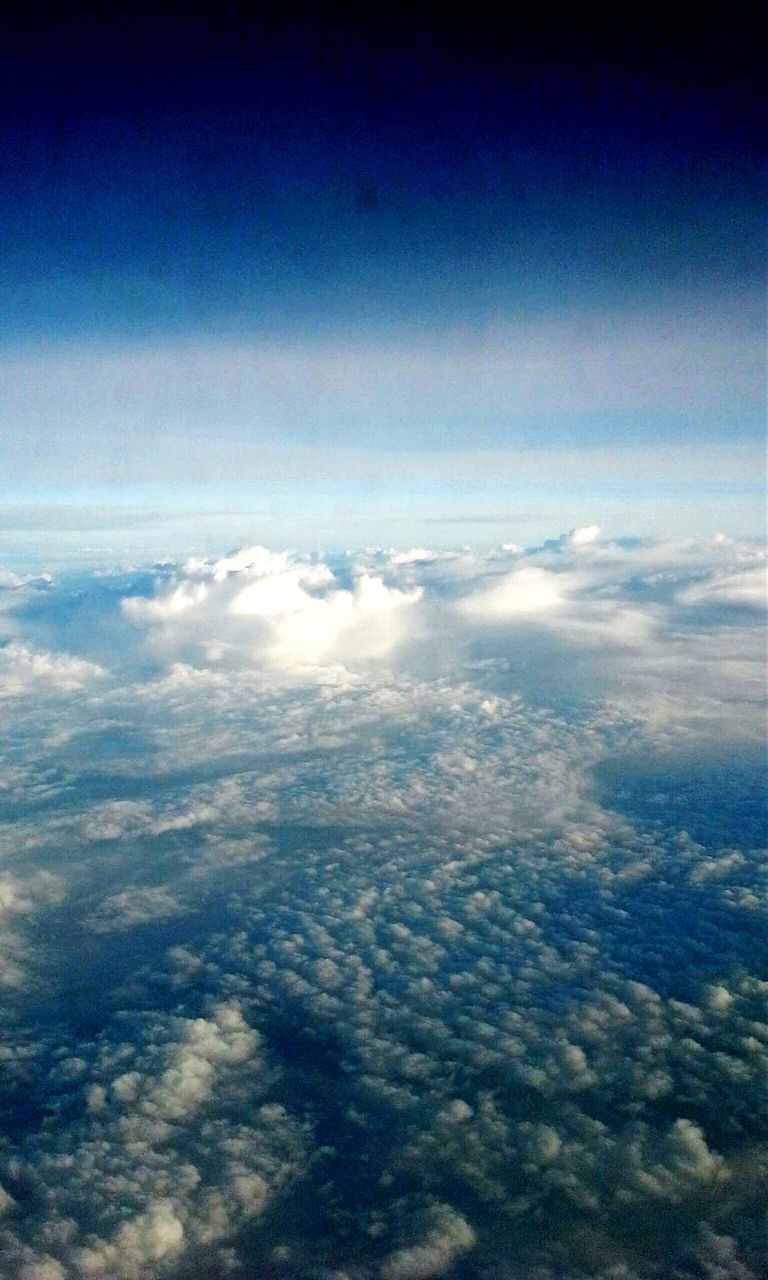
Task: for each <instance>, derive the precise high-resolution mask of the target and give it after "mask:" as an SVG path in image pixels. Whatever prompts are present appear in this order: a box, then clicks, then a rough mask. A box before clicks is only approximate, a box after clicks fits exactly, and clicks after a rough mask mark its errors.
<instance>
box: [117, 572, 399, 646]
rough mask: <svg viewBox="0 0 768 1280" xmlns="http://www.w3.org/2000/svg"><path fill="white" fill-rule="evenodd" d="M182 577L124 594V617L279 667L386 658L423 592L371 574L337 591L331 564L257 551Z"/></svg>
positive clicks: (202, 644) (358, 577) (176, 637)
mask: <svg viewBox="0 0 768 1280" xmlns="http://www.w3.org/2000/svg"><path fill="white" fill-rule="evenodd" d="M187 573H188V575H189V576H188V577H187V578H185V579H184V580H182V581H181V582H180V583H178V584H177V585H175V586H173V587H172V588H171V589H170V590H168V591H166V592H165V593H163V594H162V595H161V596H159V597H156V598H152V599H148V600H147V599H142V598H129V599H127V600H125V601H124V604H123V607H124V610H125V612H126V614H127V616H128V617H129V618H131V619H133V620H136V621H139V622H149V623H153V622H154V623H159V624H161V626H164V628H165V632H166V637H165V638H166V639H167V638H169V636H170V637H171V638H172V639H175V640H176V642H179V641H181V642H183V641H184V640H187V641H192V642H194V641H195V638H196V637H199V639H198V641H197V645H198V649H200V648H202V650H203V652H205V653H206V654H207V655H208V656H209V657H213V658H223V657H225V656H230V657H233V656H236V655H239V656H245V657H246V658H249V659H250V660H251V661H252V662H261V663H266V664H268V665H271V666H273V667H275V668H281V669H283V670H291V669H294V668H312V667H317V666H321V665H332V664H334V663H342V664H343V663H351V664H353V665H354V664H355V663H358V662H360V661H365V660H366V659H372V658H380V657H384V656H385V655H387V654H388V653H389V652H390V651H391V650H392V649H393V648H394V647H395V645H396V644H397V643H398V640H399V639H400V638H401V637H402V635H403V633H404V626H405V623H404V614H405V613H406V612H407V610H408V608H409V606H412V605H414V604H416V602H417V601H418V600H419V599H420V598H421V595H422V591H421V589H420V588H419V587H416V588H413V589H410V590H398V589H397V588H395V587H389V586H386V585H385V583H384V582H383V581H382V579H381V578H380V577H377V576H373V575H370V574H367V573H361V574H359V575H358V576H357V577H356V578H355V580H354V582H353V583H352V585H351V587H349V588H346V587H342V586H340V585H339V584H338V583H337V581H336V578H335V576H334V574H333V572H332V570H331V569H330V568H329V566H328V565H326V564H324V563H322V562H320V563H314V562H311V561H306V560H298V559H294V558H292V557H290V556H289V555H287V554H286V553H282V554H275V553H272V552H269V551H267V550H265V549H264V548H263V547H252V548H249V549H247V550H246V551H243V552H240V553H238V554H237V555H233V556H228V557H224V558H223V559H221V560H218V561H214V562H212V563H210V564H209V563H207V562H205V563H201V562H196V561H193V562H191V563H190V564H189V565H188V568H187ZM176 622H178V625H177V626H176V627H174V625H173V624H174V623H176ZM185 624H186V629H185Z"/></svg>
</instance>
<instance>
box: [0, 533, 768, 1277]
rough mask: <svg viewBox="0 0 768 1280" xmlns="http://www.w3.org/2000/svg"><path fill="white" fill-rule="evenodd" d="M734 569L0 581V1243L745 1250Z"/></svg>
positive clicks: (676, 558)
mask: <svg viewBox="0 0 768 1280" xmlns="http://www.w3.org/2000/svg"><path fill="white" fill-rule="evenodd" d="M763 575H764V555H763V552H762V550H761V549H760V548H759V547H757V546H755V545H752V544H747V543H739V542H734V541H731V540H729V539H727V538H719V539H716V540H714V541H712V542H710V543H707V544H694V543H686V544H675V545H672V544H662V543H650V542H639V541H636V540H629V539H628V540H626V541H621V542H617V541H608V540H605V539H603V538H601V537H600V536H599V531H598V530H597V529H596V528H595V527H594V526H588V525H587V526H585V527H584V528H583V529H578V530H575V531H574V532H572V533H571V534H566V535H564V536H563V537H562V538H560V539H558V540H557V541H555V542H552V543H548V544H546V545H545V546H543V547H539V548H535V549H529V550H528V551H523V550H522V549H521V548H520V547H519V546H518V545H517V544H515V543H513V542H508V543H504V544H502V545H501V546H500V547H499V548H498V549H497V550H496V551H495V552H493V553H490V554H485V555H481V554H478V553H475V552H473V551H472V550H470V549H468V548H461V549H459V550H457V551H456V552H455V553H451V552H441V553H439V554H433V553H431V552H430V551H429V550H428V549H426V548H422V547H415V548H411V549H409V550H406V551H400V550H391V549H390V550H376V549H368V550H366V551H361V552H355V553H349V554H347V555H345V556H336V557H334V556H326V557H319V556H314V557H312V556H302V555H298V554H295V553H291V552H274V551H270V550H267V549H265V548H263V547H250V548H246V549H245V550H243V551H239V552H236V553H233V554H232V555H228V556H226V557H223V558H221V559H218V560H205V559H199V560H196V561H190V562H188V563H186V564H182V565H174V564H165V565H162V566H159V567H158V566H156V567H155V568H154V569H152V570H146V571H143V570H138V569H136V570H131V571H130V572H128V571H120V572H118V571H115V572H114V573H113V574H109V575H106V576H102V577H101V578H100V579H99V580H98V584H97V583H96V581H95V580H94V581H93V582H91V583H89V582H88V581H86V582H85V583H84V581H83V579H82V577H81V578H79V579H77V580H76V581H71V582H70V581H68V580H67V579H66V578H63V579H61V580H56V581H50V580H47V581H43V580H38V581H26V580H22V579H21V578H19V577H18V576H15V575H13V574H12V573H7V574H6V575H5V576H4V577H2V578H0V594H2V593H4V594H2V603H1V605H0V617H2V620H3V631H2V636H3V642H2V643H3V647H2V648H0V692H2V694H3V702H2V708H3V714H2V716H0V986H2V993H3V997H4V999H3V1007H2V1013H1V1014H0V1110H1V1111H2V1126H0V1128H1V1129H2V1133H3V1135H4V1136H3V1137H2V1138H0V1275H2V1276H3V1277H4V1278H5V1277H7V1278H8V1280H197V1278H198V1277H200V1276H207V1277H208V1276H209V1277H211V1278H212V1280H247V1278H248V1277H254V1276H265V1277H266V1276H269V1277H272V1278H273V1280H429V1278H430V1277H443V1276H444V1277H447V1278H450V1280H491V1278H493V1280H520V1277H522V1276H526V1277H531V1278H532V1280H533V1278H534V1277H535V1280H555V1278H558V1280H618V1278H619V1277H622V1278H623V1280H667V1277H670V1276H674V1277H675V1280H762V1277H763V1276H764V1274H765V1257H766V1256H768V1236H767V1235H766V1231H767V1228H768V1224H767V1223H766V1218H765V1198H766V1191H767V1190H768V967H767V965H766V948H765V936H766V924H767V923H768V920H767V917H768V885H767V884H766V879H765V867H766V853H765V843H766V839H765V836H766V832H765V812H764V805H763V799H762V759H761V756H762V746H763V737H764V705H763V704H764V655H763V618H762V613H761V608H760V605H761V603H762V596H761V594H760V592H761V590H762V587H761V586H760V584H761V583H762V582H763Z"/></svg>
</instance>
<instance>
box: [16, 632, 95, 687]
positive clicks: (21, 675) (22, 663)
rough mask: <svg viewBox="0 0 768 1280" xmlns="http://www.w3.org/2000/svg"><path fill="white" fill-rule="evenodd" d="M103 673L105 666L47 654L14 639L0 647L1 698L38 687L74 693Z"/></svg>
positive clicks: (69, 656) (70, 657) (68, 655)
mask: <svg viewBox="0 0 768 1280" xmlns="http://www.w3.org/2000/svg"><path fill="white" fill-rule="evenodd" d="M103 676H104V669H103V667H101V666H99V665H98V664H97V663H95V662H87V661H86V660H84V659H83V658H76V657H73V656H71V655H70V654H55V653H48V652H45V651H44V650H36V649H32V648H30V647H29V646H28V645H24V644H18V643H15V642H13V641H11V642H10V643H8V644H6V645H4V646H3V647H2V648H0V697H5V698H12V697H17V696H19V695H21V694H25V693H29V692H33V691H38V690H43V691H46V692H49V693H61V694H67V693H75V692H77V691H79V690H80V689H84V688H86V687H87V686H88V685H90V684H91V683H92V682H93V681H94V680H100V679H101V678H102V677H103Z"/></svg>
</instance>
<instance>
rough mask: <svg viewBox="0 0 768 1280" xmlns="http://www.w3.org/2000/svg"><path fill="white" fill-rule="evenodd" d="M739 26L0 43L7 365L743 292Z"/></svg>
mask: <svg viewBox="0 0 768 1280" xmlns="http://www.w3.org/2000/svg"><path fill="white" fill-rule="evenodd" d="M758 28H759V19H758V17H757V12H756V7H755V8H754V9H742V10H741V11H739V10H738V8H737V9H736V10H733V9H732V10H731V11H730V12H729V14H728V16H727V17H726V16H725V13H724V10H723V11H720V12H718V11H717V10H715V11H713V12H711V13H709V14H708V15H706V16H704V15H698V14H697V15H695V17H694V18H691V17H687V16H686V17H683V16H679V17H677V16H676V15H675V13H674V12H672V13H671V14H670V15H669V18H668V22H667V25H666V26H665V27H661V26H655V27H652V26H651V25H650V24H644V23H642V22H641V21H640V20H639V19H634V20H633V19H627V18H625V17H619V16H617V15H615V14H614V15H613V17H609V18H608V19H607V20H601V21H600V22H599V23H598V22H597V21H596V20H595V19H594V18H593V19H590V18H589V17H588V16H587V17H586V18H584V17H583V16H582V15H581V14H579V15H572V16H571V17H570V19H567V20H565V22H563V20H562V19H561V18H560V17H559V15H557V14H556V13H555V12H554V10H553V11H552V12H549V11H546V10H544V11H541V12H539V13H538V16H537V17H535V18H533V17H531V16H524V17H522V18H520V17H517V16H513V17H507V18H499V17H492V16H491V14H490V11H489V10H484V9H483V8H482V7H481V8H476V7H473V8H472V10H471V12H466V13H464V14H463V15H462V16H461V17H459V18H455V19H451V18H448V17H446V16H445V14H443V13H442V12H440V11H438V10H437V9H435V10H431V9H428V8H423V7H422V8H418V7H417V8H416V9H415V10H413V11H412V12H411V13H410V14H408V15H403V14H401V13H400V12H399V10H397V9H391V8H388V7H384V6H382V7H380V8H377V7H374V8H370V7H367V8H366V10H365V15H364V16H363V15H361V14H359V13H358V14H353V15H343V14H342V13H341V12H340V11H338V10H334V11H331V10H328V11H326V13H325V14H324V15H323V17H322V18H320V17H318V16H317V14H316V13H315V14H314V15H313V14H312V13H311V12H309V11H303V10H301V9H295V10H293V11H289V12H288V14H287V16H284V17H280V18H278V17H276V16H273V15H267V14H266V13H262V14H257V15H256V16H253V15H250V16H249V15H246V14H245V13H244V12H243V11H242V10H241V9H240V8H239V7H238V6H233V5H218V6H216V7H213V6H207V5H197V6H194V5H193V6H185V9H184V12H183V13H182V12H179V11H175V10H173V9H171V8H169V7H167V6H159V7H158V8H156V9H155V10H154V11H151V10H150V9H149V8H148V7H147V8H142V6H138V7H137V8H132V9H131V11H130V12H127V11H123V12H122V13H119V14H117V15H115V14H111V13H108V12H107V11H106V10H105V11H103V12H101V13H100V12H99V11H98V10H90V11H86V9H85V8H84V7H83V6H75V7H69V6H61V7H60V9H59V11H58V16H54V17H53V18H48V19H44V18H43V16H42V14H41V13H35V12H34V11H33V12H32V13H31V14H30V15H29V16H28V17H26V18H22V17H21V15H19V16H18V17H17V18H16V19H14V18H13V17H12V18H11V19H9V20H8V21H7V23H6V38H5V39H4V40H3V42H2V45H3V52H2V54H0V78H1V79H2V82H3V84H4V86H5V89H4V110H3V119H4V121H5V126H4V129H3V136H2V145H1V147H0V164H1V165H2V169H1V170H0V179H1V181H0V189H1V190H2V193H3V194H2V196H0V233H1V235H2V245H3V256H4V260H5V270H4V273H3V282H2V285H0V316H2V319H0V325H1V326H2V329H1V332H2V334H3V336H4V337H5V338H6V339H10V340H14V339H16V338H19V337H24V336H25V335H26V336H32V335H39V334H49V335H62V336H68V335H70V334H77V335H78V336H82V335H83V334H94V335H103V334H116V335H121V334H122V335H137V334H140V335H144V334H148V333H149V334H154V333H158V332H159V333H167V332H175V333H177V332H199V331H203V332H212V331H213V332H219V333H226V332H231V331H233V330H234V331H237V330H241V329H246V330H248V331H249V332H261V333H264V332H266V333H272V332H274V333H282V332H286V331H287V332H292V333H297V332H300V333H307V332H308V333H314V332H325V331H327V330H328V328H329V327H332V328H340V329H342V330H344V329H346V328H351V329H360V328H362V329H364V330H366V331H370V332H372V333H375V334H377V335H383V334H386V333H387V332H388V331H398V332H399V331H401V330H402V329H403V327H405V328H406V329H407V328H408V327H410V326H413V327H415V328H416V329H418V327H419V326H421V325H423V324H424V323H429V324H430V325H432V326H434V325H438V326H443V325H451V324H454V323H465V322H467V320H471V322H472V323H474V324H480V325H482V323H483V321H484V319H485V318H488V317H491V318H493V317H495V316H498V315H503V316H505V317H512V318H515V317H517V316H520V315H523V314H525V315H526V316H529V315H531V314H533V315H535V314H537V313H549V312H552V311H553V310H555V309H560V310H562V309H563V308H565V309H566V310H574V309H575V310H579V309H585V310H590V309H592V308H594V307H595V306H598V307H599V306H601V305H619V306H627V305H629V306H632V305H633V304H635V303H638V304H642V303H643V302H647V300H648V299H653V300H654V301H656V302H658V301H659V300H660V299H663V297H664V296H665V293H667V292H674V293H676V294H678V295H679V294H680V293H681V292H682V293H684V294H685V293H687V292H689V291H690V292H696V293H699V294H700V293H701V292H702V291H705V292H706V291H707V290H709V289H717V290H721V289H722V288H723V287H725V288H727V289H728V290H729V291H731V292H733V291H734V290H735V291H736V292H737V293H738V291H739V290H743V289H745V288H747V289H750V288H751V289H754V288H755V287H756V286H757V287H759V283H760V280H761V273H762V253H763V244H762V241H763V231H762V226H761V220H760V219H759V217H758V216H757V210H758V208H759V202H760V198H761V178H760V154H759V142H758V139H759V137H760V132H761V131H760V121H759V115H758V111H759V108H758V97H759V95H758V83H759V80H758V75H759V71H758V60H759V30H758Z"/></svg>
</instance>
